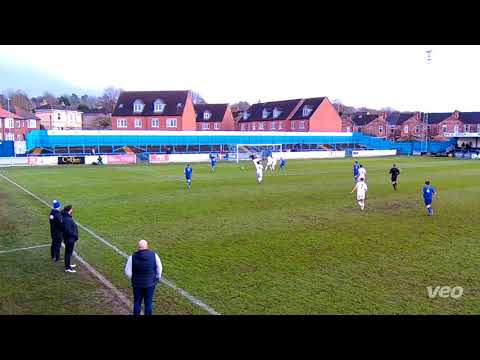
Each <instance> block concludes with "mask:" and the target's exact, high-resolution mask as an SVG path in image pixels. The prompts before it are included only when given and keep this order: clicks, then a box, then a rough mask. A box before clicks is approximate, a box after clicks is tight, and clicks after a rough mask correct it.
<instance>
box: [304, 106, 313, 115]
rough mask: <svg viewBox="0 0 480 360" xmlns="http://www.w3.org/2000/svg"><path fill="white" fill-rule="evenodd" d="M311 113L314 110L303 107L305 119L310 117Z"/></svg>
mask: <svg viewBox="0 0 480 360" xmlns="http://www.w3.org/2000/svg"><path fill="white" fill-rule="evenodd" d="M311 112H312V108H311V107H310V106H308V105H305V106H304V107H303V117H308V116H309V115H310V113H311Z"/></svg>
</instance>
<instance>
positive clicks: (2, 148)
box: [0, 140, 15, 157]
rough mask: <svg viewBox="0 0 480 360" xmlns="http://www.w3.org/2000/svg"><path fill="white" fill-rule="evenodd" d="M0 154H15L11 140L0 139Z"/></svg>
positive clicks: (8, 155)
mask: <svg viewBox="0 0 480 360" xmlns="http://www.w3.org/2000/svg"><path fill="white" fill-rule="evenodd" d="M0 156H2V157H3V156H6V157H12V156H15V144H14V142H13V141H3V140H0Z"/></svg>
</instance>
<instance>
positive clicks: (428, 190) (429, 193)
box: [423, 180, 437, 216]
mask: <svg viewBox="0 0 480 360" xmlns="http://www.w3.org/2000/svg"><path fill="white" fill-rule="evenodd" d="M436 193H437V192H436V190H435V189H434V188H433V187H432V186H430V181H428V180H427V181H425V186H424V187H423V201H424V202H425V206H426V207H427V211H428V216H432V215H433V209H432V200H433V195H435V194H436Z"/></svg>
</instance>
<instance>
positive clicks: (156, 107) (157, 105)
mask: <svg viewBox="0 0 480 360" xmlns="http://www.w3.org/2000/svg"><path fill="white" fill-rule="evenodd" d="M165 105H166V104H165V103H164V102H163V101H162V100H160V99H157V100H155V102H154V103H153V111H154V112H163V110H165Z"/></svg>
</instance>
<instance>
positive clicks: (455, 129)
mask: <svg viewBox="0 0 480 360" xmlns="http://www.w3.org/2000/svg"><path fill="white" fill-rule="evenodd" d="M453 132H455V133H458V125H455V126H454V127H453Z"/></svg>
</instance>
